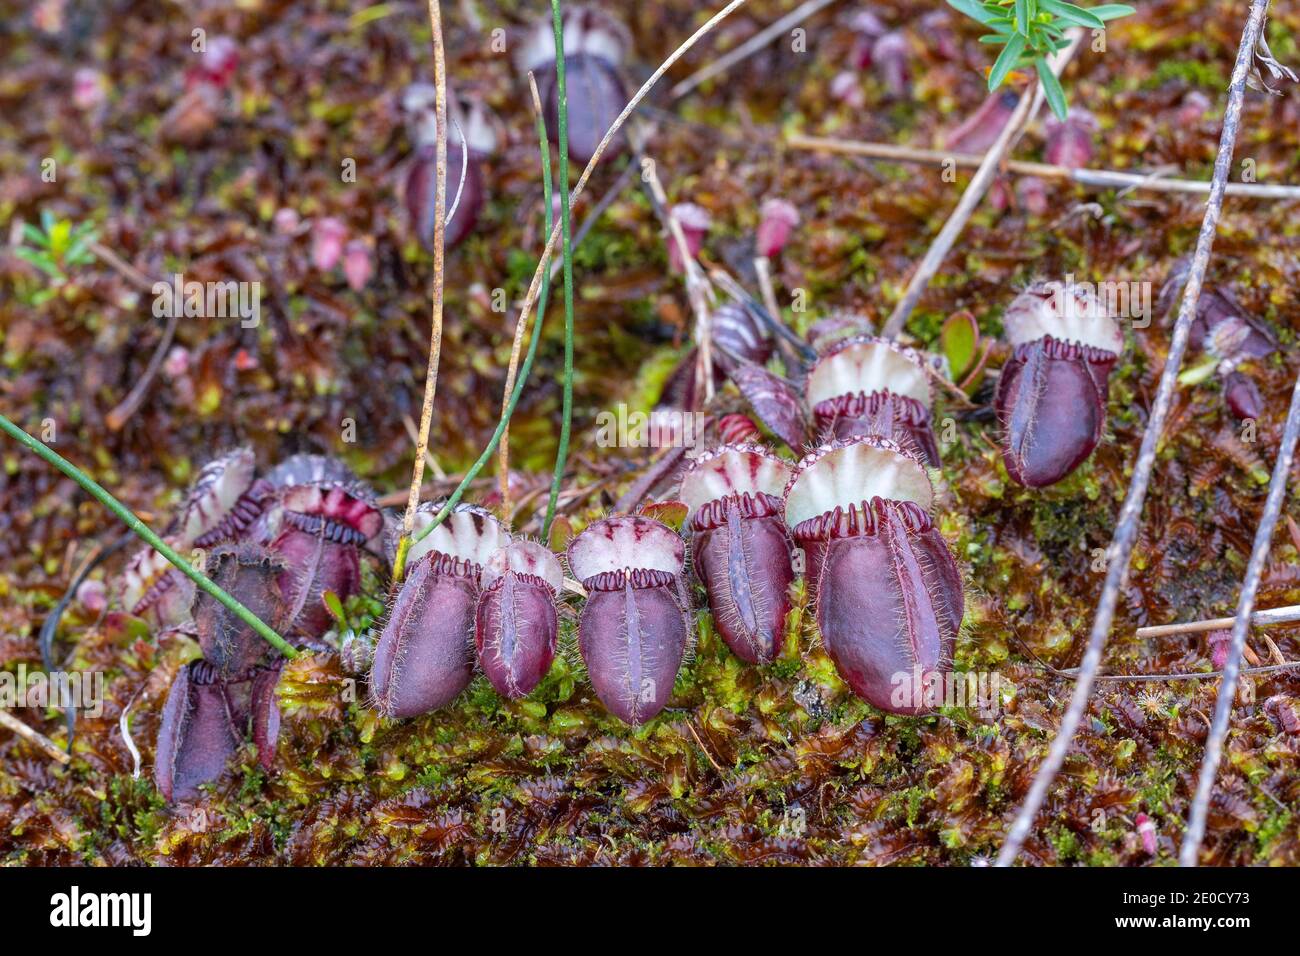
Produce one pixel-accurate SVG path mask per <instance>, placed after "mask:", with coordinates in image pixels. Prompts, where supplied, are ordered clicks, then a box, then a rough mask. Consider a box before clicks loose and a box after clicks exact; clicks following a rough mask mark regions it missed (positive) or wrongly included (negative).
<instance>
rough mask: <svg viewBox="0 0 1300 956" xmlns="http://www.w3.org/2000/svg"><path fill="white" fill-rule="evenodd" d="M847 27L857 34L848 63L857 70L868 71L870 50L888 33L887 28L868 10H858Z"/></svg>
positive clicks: (870, 56)
mask: <svg viewBox="0 0 1300 956" xmlns="http://www.w3.org/2000/svg"><path fill="white" fill-rule="evenodd" d="M848 27H849V29H850V30H852V31H853V32H854V33H856V34H857V37H856V38H855V39H854V41H853V52H852V53H851V54H850V55H849V62H850V63H852V64H853V66H854V67H856V68H857V69H859V70H865V69H868V68H869V67H870V66H871V60H872V50H873V49H874V47H875V45H876V41H877V40H878V39H880V38H881V37H882V36H884V35H885V34H886V33H887V32H889V31H888V28H887V27H886V26H885V24H884V22H883V21H882V20H881V19H880V17H878V16H876V15H875V14H874V13H872V12H871V11H870V10H859V11H858V12H857V13H855V14H853V16H851V17H850V18H849V20H848Z"/></svg>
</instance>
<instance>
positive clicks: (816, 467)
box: [784, 436, 934, 528]
mask: <svg viewBox="0 0 1300 956" xmlns="http://www.w3.org/2000/svg"><path fill="white" fill-rule="evenodd" d="M784 497H785V521H786V524H787V525H789V526H790V527H792V528H797V527H799V526H800V525H802V524H803V523H804V522H806V521H808V520H809V519H812V518H819V517H821V516H824V515H826V514H828V513H833V512H834V511H835V510H836V509H837V508H839V509H857V508H860V506H861V504H862V502H864V501H871V500H872V499H875V498H880V499H882V500H885V501H891V502H911V503H913V504H915V505H916V506H917V507H918V508H919V509H920V511H922V512H924V513H928V512H929V510H930V507H931V505H932V504H933V502H934V489H933V486H932V485H931V484H930V476H929V474H928V473H927V472H926V470H925V466H924V465H923V464H922V463H921V462H920V460H919V459H917V458H916V457H915V456H914V455H912V454H911V453H910V452H909V451H907V450H906V449H904V448H903V447H902V446H901V445H900V444H898V443H897V442H894V441H891V440H889V439H886V438H878V437H875V436H857V437H853V438H848V439H845V440H842V441H836V442H831V443H829V444H827V445H823V446H822V447H821V448H819V449H817V450H816V451H814V452H813V453H812V454H810V455H808V456H807V457H805V458H804V459H803V460H802V461H801V462H799V464H798V465H797V466H795V469H794V473H793V475H792V476H791V478H790V482H789V484H787V485H786V489H785V496H784Z"/></svg>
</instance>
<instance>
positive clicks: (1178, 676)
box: [1044, 660, 1300, 723]
mask: <svg viewBox="0 0 1300 956" xmlns="http://www.w3.org/2000/svg"><path fill="white" fill-rule="evenodd" d="M1044 666H1046V665H1044ZM1297 667H1300V661H1285V660H1284V661H1282V662H1281V663H1278V664H1261V665H1259V666H1258V667H1244V668H1242V669H1241V673H1243V674H1275V673H1277V672H1279V671H1289V670H1292V669H1294V668H1297ZM1047 669H1048V670H1049V671H1050V672H1051V673H1053V674H1055V675H1056V676H1057V677H1066V678H1069V679H1070V680H1078V679H1079V668H1077V667H1071V668H1069V669H1068V670H1063V671H1062V670H1057V669H1056V668H1054V667H1048V668H1047ZM1223 674H1224V672H1223V671H1173V672H1171V673H1168V674H1097V675H1095V676H1094V677H1093V680H1095V681H1098V682H1102V681H1105V682H1109V683H1114V684H1127V683H1141V682H1147V681H1151V682H1158V681H1183V680H1211V679H1212V678H1215V677H1222V676H1223ZM1206 723H1209V721H1206Z"/></svg>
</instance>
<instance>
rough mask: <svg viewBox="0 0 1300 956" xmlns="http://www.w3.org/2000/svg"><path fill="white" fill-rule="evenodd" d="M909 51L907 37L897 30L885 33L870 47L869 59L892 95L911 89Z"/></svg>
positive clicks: (899, 94) (903, 93)
mask: <svg viewBox="0 0 1300 956" xmlns="http://www.w3.org/2000/svg"><path fill="white" fill-rule="evenodd" d="M910 52H911V51H910V50H909V49H908V45H907V37H905V36H904V35H903V34H902V32H900V31H898V30H893V31H890V32H889V33H886V34H885V35H884V36H882V37H881V38H880V39H878V40H877V41H876V43H875V45H874V46H873V47H872V48H871V61H872V63H873V64H875V68H876V72H877V73H879V74H880V80H881V82H882V83H884V84H885V88H886V89H887V90H889V92H890V95H892V96H906V95H907V93H908V91H909V90H910V89H911V85H912V69H911V66H910V65H909V63H908V58H909V55H910Z"/></svg>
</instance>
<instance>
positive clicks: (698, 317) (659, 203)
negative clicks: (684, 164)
mask: <svg viewBox="0 0 1300 956" xmlns="http://www.w3.org/2000/svg"><path fill="white" fill-rule="evenodd" d="M637 153H638V155H640V156H643V157H645V153H644V152H643V151H642V150H641V149H640V148H638V150H637ZM645 158H646V159H649V162H644V161H643V162H642V163H641V175H642V178H644V180H645V182H646V185H647V186H649V187H650V193H651V195H652V196H653V197H654V200H655V207H656V210H657V211H658V212H659V214H660V216H661V217H662V219H663V224H664V227H665V228H666V229H667V230H668V232H669V234H670V235H671V236H672V240H673V243H674V244H675V245H676V246H677V257H678V258H679V259H681V260H682V269H683V270H684V272H685V276H686V297H687V298H688V299H689V300H690V302H691V311H692V312H694V313H695V343H696V345H697V346H698V348H699V350H700V351H699V357H698V364H697V368H696V373H695V380H696V382H697V383H700V384H702V385H703V386H704V400H705V402H709V401H711V400H712V399H713V348H712V339H713V330H712V321H713V306H712V303H711V300H712V299H713V292H712V289H711V288H710V287H709V280H708V279H706V278H705V277H704V270H702V269H701V268H700V264H699V263H698V262H696V261H695V256H693V255H691V250H690V246H689V245H688V244H687V242H686V233H685V232H684V231H682V224H681V223H680V222H678V221H677V217H676V216H674V215H673V213H672V210H671V209H670V208H669V206H668V194H667V193H665V192H664V185H663V183H662V182H660V181H659V171H658V167H659V164H658V163H657V162H655V160H654V159H653V158H652V157H645Z"/></svg>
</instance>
